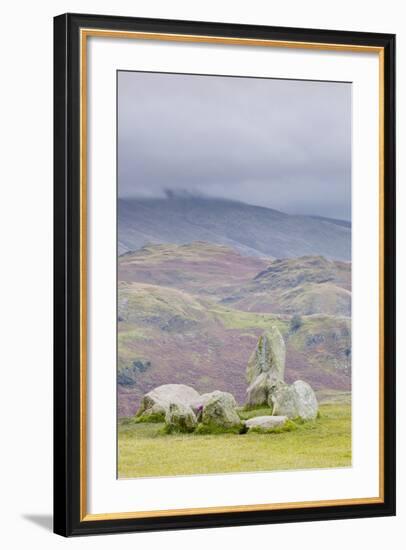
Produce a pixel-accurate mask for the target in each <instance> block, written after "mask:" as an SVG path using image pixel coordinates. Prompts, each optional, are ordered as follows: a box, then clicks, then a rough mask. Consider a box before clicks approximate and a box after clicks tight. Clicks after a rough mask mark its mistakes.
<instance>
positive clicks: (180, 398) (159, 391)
mask: <svg viewBox="0 0 406 550" xmlns="http://www.w3.org/2000/svg"><path fill="white" fill-rule="evenodd" d="M198 398H199V394H198V392H197V391H196V390H195V389H193V388H191V387H190V386H185V385H184V384H164V385H162V386H158V387H157V388H154V389H153V390H151V391H150V392H148V393H146V394H145V395H144V397H143V398H142V400H141V404H140V407H139V409H138V411H137V413H136V416H137V417H142V418H146V417H148V416H151V414H154V415H161V416H162V420H164V418H165V415H166V413H167V411H168V409H169V405H170V404H171V403H180V404H183V405H189V406H190V404H191V403H192V402H193V401H196V399H198Z"/></svg>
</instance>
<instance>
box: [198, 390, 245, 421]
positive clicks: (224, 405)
mask: <svg viewBox="0 0 406 550" xmlns="http://www.w3.org/2000/svg"><path fill="white" fill-rule="evenodd" d="M236 407H237V403H236V401H235V399H234V396H233V395H231V393H227V392H222V391H214V392H213V393H212V394H210V397H209V398H208V399H207V400H206V403H205V405H204V406H203V411H202V415H201V421H202V424H204V425H206V426H214V427H218V428H224V429H229V428H236V427H240V426H242V422H241V419H240V417H239V416H238V414H237V411H236Z"/></svg>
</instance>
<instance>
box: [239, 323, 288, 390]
mask: <svg viewBox="0 0 406 550" xmlns="http://www.w3.org/2000/svg"><path fill="white" fill-rule="evenodd" d="M285 358H286V350H285V342H284V341H283V338H282V335H281V333H280V332H279V330H278V329H277V327H275V326H273V327H271V328H270V329H269V330H268V331H266V332H264V334H262V336H260V337H259V340H258V343H257V347H256V348H255V350H254V352H253V354H252V355H251V357H250V359H249V361H248V366H247V380H248V383H249V384H252V382H254V380H255V379H256V378H257V377H258V376H259V375H260V374H262V373H264V372H266V373H269V376H270V378H272V379H273V380H283V377H284V373H285Z"/></svg>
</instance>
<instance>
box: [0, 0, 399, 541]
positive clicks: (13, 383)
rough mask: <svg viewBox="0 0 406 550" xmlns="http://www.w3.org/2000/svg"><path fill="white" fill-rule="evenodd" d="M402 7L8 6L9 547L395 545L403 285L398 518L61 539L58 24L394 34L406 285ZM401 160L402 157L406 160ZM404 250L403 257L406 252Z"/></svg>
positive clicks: (2, 392) (3, 534) (1, 481)
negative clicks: (55, 213)
mask: <svg viewBox="0 0 406 550" xmlns="http://www.w3.org/2000/svg"><path fill="white" fill-rule="evenodd" d="M402 4H403V3H402V2H400V1H399V2H398V1H397V0H386V2H382V0H380V1H376V0H359V1H358V2H354V1H353V0H339V1H338V0H335V1H334V2H326V1H321V0H307V1H306V2H303V1H302V0H290V1H286V2H285V3H282V2H276V1H275V2H265V1H264V2H261V1H260V0H251V1H250V2H246V1H243V0H232V1H226V0H205V1H204V2H203V1H200V2H196V1H195V2H190V1H189V2H188V1H187V0H171V1H170V2H168V1H165V0H150V1H146V0H139V1H137V2H134V1H130V0H116V1H115V2H114V3H113V2H107V1H106V0H98V1H97V2H96V1H93V2H92V1H89V0H82V1H73V0H71V1H66V2H63V1H61V0H54V1H51V0H42V1H41V2H27V1H26V2H13V3H12V2H11V1H9V2H8V3H7V4H5V5H3V8H2V27H1V32H0V40H1V49H0V51H1V73H0V74H1V85H0V94H1V101H0V128H1V151H2V158H1V162H0V171H1V177H0V182H1V191H0V193H1V199H0V238H1V249H0V250H1V259H2V264H1V270H0V278H1V284H0V314H1V315H0V322H1V326H0V330H1V336H2V337H1V340H0V341H1V344H0V366H1V378H0V419H1V420H0V422H1V453H0V463H1V467H0V524H1V530H0V540H1V544H2V546H3V547H4V548H7V549H14V548H24V546H28V545H29V546H30V547H37V548H42V549H45V550H46V549H48V548H60V547H62V546H63V545H70V547H75V548H78V547H82V546H83V545H86V547H87V548H110V547H113V546H114V547H116V548H120V549H121V548H123V549H125V548H134V545H139V546H143V545H145V546H148V547H149V548H150V549H151V550H152V549H155V548H160V547H164V546H165V547H166V548H167V549H168V550H170V549H172V548H179V549H183V548H194V549H195V550H198V549H200V548H206V547H211V548H219V547H221V546H223V545H227V546H228V547H233V548H234V549H236V550H237V549H240V548H241V549H242V548H247V547H250V546H254V545H255V546H264V547H283V548H286V549H289V548H294V547H295V546H300V547H301V548H312V550H318V549H323V550H325V548H326V547H327V548H328V549H329V550H335V549H340V550H342V549H343V548H357V547H358V546H359V545H362V546H363V547H368V548H369V550H374V549H381V548H382V547H384V548H385V547H388V546H390V545H393V547H395V548H399V547H400V545H401V543H400V544H399V543H397V541H398V540H401V538H402V535H403V538H404V535H405V532H406V527H405V525H406V494H405V491H406V483H405V473H404V470H403V468H402V464H404V463H405V461H406V444H405V438H404V433H405V432H404V425H405V422H406V403H405V400H404V399H402V393H403V391H404V388H405V383H406V371H405V369H403V368H402V367H403V364H404V362H405V359H406V355H405V351H404V348H403V346H402V339H401V336H402V335H403V330H404V328H405V322H404V315H403V311H404V309H405V307H406V300H405V291H404V287H403V286H402V285H401V284H399V285H398V310H399V312H400V315H399V328H398V335H399V341H400V344H401V346H400V349H399V353H398V365H399V369H398V398H399V399H398V400H399V405H398V426H399V430H398V464H399V468H398V493H399V495H398V516H397V517H396V518H381V519H362V520H346V521H336V522H321V523H307V524H290V525H273V526H258V527H238V528H227V529H224V528H223V529H211V530H199V531H183V532H170V533H168V532H163V533H145V534H137V535H112V536H105V537H91V538H80V539H70V540H66V539H62V538H60V537H57V536H56V535H53V534H52V533H51V522H52V520H51V512H52V17H53V16H54V15H57V14H59V13H63V12H67V11H70V12H82V13H103V14H111V15H114V14H117V15H130V16H141V17H142V16H143V17H161V18H169V19H193V20H202V21H224V22H230V23H251V24H256V23H257V24H268V25H280V26H292V27H313V28H328V29H343V30H357V31H375V32H391V33H397V40H398V42H397V48H398V50H397V54H398V66H397V69H398V74H397V80H398V98H399V101H398V151H399V154H398V204H399V222H398V242H399V243H400V246H398V253H399V257H398V266H399V273H398V280H399V281H402V279H403V280H405V278H406V270H405V267H406V257H405V253H404V250H405V247H404V246H403V238H402V237H404V236H405V235H406V220H405V218H406V216H404V215H403V216H402V212H403V210H404V209H405V208H406V196H405V192H404V189H403V188H402V184H401V182H402V180H403V179H404V175H405V161H404V158H405V157H404V155H403V154H402V152H403V151H404V149H405V147H406V140H405V135H404V125H403V123H404V122H405V108H404V103H402V99H401V98H402V96H403V97H406V63H405V55H406V31H405V30H404V25H402V23H404V15H403V11H404V10H402ZM402 157H403V158H402ZM402 249H403V253H402Z"/></svg>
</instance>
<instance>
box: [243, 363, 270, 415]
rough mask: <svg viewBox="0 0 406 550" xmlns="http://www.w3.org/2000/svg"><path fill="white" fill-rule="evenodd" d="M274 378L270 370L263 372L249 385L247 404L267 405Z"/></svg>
mask: <svg viewBox="0 0 406 550" xmlns="http://www.w3.org/2000/svg"><path fill="white" fill-rule="evenodd" d="M271 386H272V378H271V376H270V373H269V372H263V373H262V374H260V375H259V376H257V377H256V378H255V380H254V381H253V382H252V383H251V384H250V385H249V386H248V389H247V399H246V404H247V405H248V406H249V407H255V406H258V405H267V403H268V397H269V390H270V387H271Z"/></svg>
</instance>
